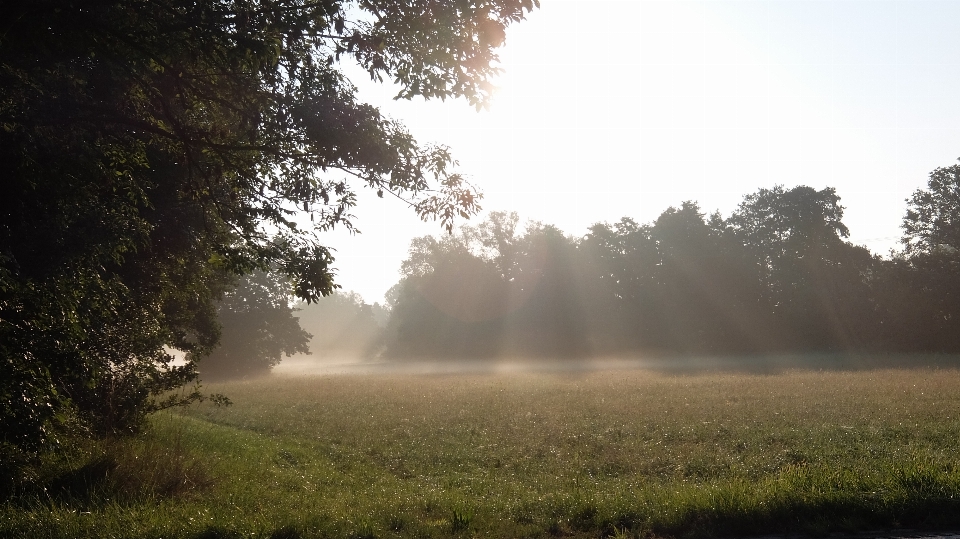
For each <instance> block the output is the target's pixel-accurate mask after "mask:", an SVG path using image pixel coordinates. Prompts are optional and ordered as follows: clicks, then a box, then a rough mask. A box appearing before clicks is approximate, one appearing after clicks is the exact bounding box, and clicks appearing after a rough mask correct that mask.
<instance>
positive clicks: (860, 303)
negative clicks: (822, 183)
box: [727, 186, 873, 350]
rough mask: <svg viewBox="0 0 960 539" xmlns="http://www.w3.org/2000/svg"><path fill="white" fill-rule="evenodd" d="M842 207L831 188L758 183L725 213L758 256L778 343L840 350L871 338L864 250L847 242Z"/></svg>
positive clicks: (735, 231) (867, 264) (868, 258)
mask: <svg viewBox="0 0 960 539" xmlns="http://www.w3.org/2000/svg"><path fill="white" fill-rule="evenodd" d="M842 219H843V206H841V205H840V197H839V196H837V194H836V191H835V190H834V189H833V188H829V187H828V188H825V189H822V190H820V191H817V190H815V189H813V188H812V187H807V186H798V187H794V188H793V189H790V190H785V189H784V188H783V186H776V187H774V188H773V189H760V190H759V191H757V192H756V193H753V194H750V195H747V196H746V197H744V200H743V202H742V203H741V204H740V205H739V206H738V208H737V210H736V211H735V212H734V213H733V214H732V215H731V216H730V218H729V219H728V220H727V225H728V226H729V227H730V229H731V231H732V233H733V234H734V235H735V236H736V237H738V238H739V239H740V240H741V241H742V242H743V244H744V245H745V246H747V247H748V248H749V249H750V250H751V251H752V252H753V254H754V256H755V257H756V258H755V259H756V260H757V261H758V262H759V267H760V280H761V282H762V283H763V289H764V296H765V297H764V298H763V303H764V304H766V305H769V306H770V309H771V312H770V315H771V317H772V318H773V319H774V321H775V322H776V324H778V325H779V334H778V335H777V339H778V340H780V341H781V346H785V347H787V348H793V349H796V348H800V349H821V350H822V349H837V348H849V347H851V346H858V345H859V344H861V343H862V342H863V340H864V339H867V338H869V337H868V336H869V333H870V331H869V328H872V322H871V321H872V320H873V307H872V305H871V304H870V301H869V298H870V294H869V290H868V288H867V281H866V276H867V274H868V273H869V272H870V269H871V266H872V264H873V258H872V257H871V255H870V253H869V251H867V250H866V249H865V248H863V247H857V246H854V245H851V244H850V243H848V242H846V241H844V238H846V237H848V236H849V231H848V229H847V227H846V226H845V225H844V224H843V222H842Z"/></svg>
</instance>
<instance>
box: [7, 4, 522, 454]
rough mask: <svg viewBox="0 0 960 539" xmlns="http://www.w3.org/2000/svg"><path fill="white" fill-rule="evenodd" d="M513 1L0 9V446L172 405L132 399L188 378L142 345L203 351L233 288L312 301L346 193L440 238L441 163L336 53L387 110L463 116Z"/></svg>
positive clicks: (329, 287) (450, 195)
mask: <svg viewBox="0 0 960 539" xmlns="http://www.w3.org/2000/svg"><path fill="white" fill-rule="evenodd" d="M535 4H536V2H533V1H531V0H488V1H481V2H470V3H464V2H453V3H451V2H444V1H435V0H428V1H426V2H423V1H419V0H418V1H416V2H414V1H403V2H355V1H338V0H322V1H319V2H306V1H302V0H259V1H255V2H250V1H246V0H218V1H212V2H185V1H182V0H148V1H139V0H106V1H100V2H68V1H65V0H40V1H36V2H5V3H3V4H2V6H0V21H2V22H0V168H2V170H3V171H4V173H5V176H4V185H3V189H4V196H3V197H0V353H2V356H0V357H2V359H0V397H2V398H3V399H4V401H5V402H6V403H7V405H6V407H5V408H4V410H3V412H2V413H0V422H2V423H0V437H2V438H0V446H2V447H3V448H13V449H11V451H14V452H16V451H21V450H23V451H26V452H27V454H30V453H33V452H35V451H36V450H37V449H38V448H40V447H42V446H45V445H48V444H49V443H50V442H52V441H54V440H55V437H56V436H55V433H56V432H57V430H58V428H59V427H63V426H65V425H67V424H75V425H77V426H78V427H79V428H81V429H93V430H98V431H123V430H131V429H135V428H136V427H137V425H138V423H139V420H140V418H142V416H143V414H144V413H146V412H149V411H150V410H153V409H155V408H157V407H159V406H166V405H169V404H172V403H173V402H172V401H163V403H161V404H156V403H151V400H150V395H155V396H156V395H160V394H163V393H165V392H166V391H167V390H169V389H171V388H175V387H179V386H181V385H182V384H184V383H185V382H188V381H189V380H191V379H192V378H193V377H194V376H195V368H194V365H193V364H192V363H188V364H187V365H185V366H175V365H174V364H173V363H172V358H171V356H169V355H168V354H166V353H165V352H164V347H165V346H172V347H174V348H177V349H180V350H184V351H187V352H189V353H190V354H191V357H199V356H202V355H203V354H204V353H205V352H207V351H209V350H210V349H211V347H212V346H213V345H214V343H215V342H216V340H217V324H216V317H215V310H214V307H213V302H214V300H215V299H217V298H218V297H219V296H220V294H221V293H222V292H223V290H224V289H226V288H227V287H228V285H229V283H230V282H231V280H232V276H234V275H237V274H245V273H249V272H251V271H253V270H255V269H261V270H266V269H267V268H271V267H275V268H276V269H277V270H278V271H280V272H281V273H283V274H285V275H288V276H289V277H290V278H291V280H292V283H293V290H294V293H295V294H296V296H298V297H300V298H302V299H304V300H306V301H308V302H310V301H316V300H317V299H319V298H320V297H321V296H322V295H325V294H329V293H330V292H332V291H333V290H334V289H335V287H336V286H335V284H334V281H333V279H334V269H333V267H332V263H333V260H334V259H333V256H332V253H331V250H330V249H329V248H328V247H327V246H325V245H323V244H321V242H320V241H319V239H318V237H317V236H316V234H315V232H317V231H324V230H328V229H330V228H333V227H334V226H343V227H346V228H348V229H351V230H352V229H353V223H352V215H351V214H350V210H351V208H352V207H353V205H354V204H355V202H356V190H357V189H359V188H371V189H374V190H375V191H376V192H378V194H380V195H381V196H382V195H383V194H385V193H389V194H392V195H395V196H398V197H401V198H403V199H404V200H407V201H408V203H409V204H410V205H411V206H412V207H413V209H414V211H415V212H416V213H417V214H418V215H419V216H420V217H421V218H424V219H439V221H440V222H441V224H442V225H443V226H444V227H446V228H448V229H450V228H452V226H453V220H454V219H455V218H460V217H467V216H469V215H470V214H473V213H475V212H476V211H477V209H478V205H477V202H478V199H479V195H478V194H476V193H475V192H474V190H473V189H472V188H471V186H470V185H469V184H468V183H467V182H466V181H465V180H464V178H463V177H462V176H460V175H459V174H458V173H457V172H456V171H455V170H454V165H455V162H454V161H453V159H452V157H451V155H450V153H449V152H448V150H447V149H446V148H445V147H442V146H425V145H421V144H419V143H418V142H417V141H416V140H414V139H413V137H412V136H411V135H410V134H409V133H408V132H407V131H406V129H405V128H404V127H403V126H402V125H400V124H398V123H397V122H395V121H393V120H390V119H388V118H385V117H383V116H382V115H381V114H380V113H379V111H378V110H377V109H375V108H373V107H371V106H369V105H366V104H363V103H360V102H358V101H357V99H356V96H355V88H354V87H353V86H352V85H351V84H350V82H349V81H348V80H347V79H346V78H345V77H344V76H343V74H342V73H341V72H340V70H339V64H338V62H339V61H348V60H352V61H356V62H358V63H359V64H360V65H361V66H362V67H363V68H364V69H366V70H367V72H368V73H369V74H370V76H371V77H374V78H377V79H383V78H386V79H389V80H392V81H394V82H395V83H397V84H398V85H399V87H400V97H411V96H415V95H422V96H424V97H430V98H433V97H440V98H445V97H451V98H455V97H462V98H465V99H466V100H467V101H469V102H470V103H472V104H475V105H482V104H483V103H484V102H485V100H486V98H487V97H488V96H489V90H490V88H489V83H488V79H489V78H490V76H491V75H492V74H494V73H496V71H497V68H496V67H495V65H494V64H495V63H496V60H497V56H496V52H495V51H496V48H497V47H499V46H500V45H501V44H502V43H503V35H504V33H503V32H504V27H505V26H506V25H508V24H510V23H512V22H516V21H518V20H520V19H522V18H523V17H524V14H525V12H527V11H530V10H531V9H533V7H534V5H535ZM298 214H302V215H304V216H306V215H309V218H310V222H311V224H310V225H309V226H308V227H304V226H303V225H301V224H300V222H301V221H303V222H305V221H306V218H305V217H304V219H298ZM58 426H59V427H58ZM6 452H7V450H6V449H4V453H5V454H6ZM4 458H6V456H4Z"/></svg>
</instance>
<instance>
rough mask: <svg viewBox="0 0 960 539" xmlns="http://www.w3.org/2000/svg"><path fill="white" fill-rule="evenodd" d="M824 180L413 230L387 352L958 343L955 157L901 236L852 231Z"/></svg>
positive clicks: (743, 350)
mask: <svg viewBox="0 0 960 539" xmlns="http://www.w3.org/2000/svg"><path fill="white" fill-rule="evenodd" d="M843 210H844V208H843V206H841V204H840V197H839V196H838V195H837V193H836V192H835V190H834V189H832V188H825V189H821V190H816V189H813V188H811V187H807V186H799V187H794V188H791V189H786V188H784V187H782V186H777V187H774V188H772V189H760V190H758V191H757V192H755V193H752V194H749V195H747V196H745V197H744V198H743V201H742V202H741V203H740V204H739V206H738V207H737V208H736V209H735V210H734V211H733V212H732V213H731V214H730V215H729V216H727V217H723V216H722V215H720V214H719V213H714V214H712V215H709V216H708V215H705V214H704V213H703V212H702V210H701V209H700V207H699V206H698V205H697V204H696V203H694V202H684V203H683V204H681V205H680V206H679V207H671V208H668V209H667V210H666V211H664V212H663V213H662V214H661V215H660V216H659V217H658V218H657V219H656V220H655V221H653V222H652V223H648V224H639V223H637V222H636V221H635V220H633V219H630V218H623V219H621V220H620V221H618V222H616V223H612V224H610V223H598V224H595V225H593V226H592V227H590V228H589V230H588V231H587V233H586V234H585V235H583V236H582V237H579V238H574V237H569V236H565V235H564V234H562V233H561V232H560V231H559V230H558V229H557V228H555V227H553V226H550V225H543V224H540V223H532V224H529V225H528V226H527V227H526V228H525V229H524V230H521V226H520V222H519V217H518V215H517V214H516V213H506V212H499V213H492V214H490V216H489V217H488V218H487V220H486V221H484V222H483V223H481V224H479V225H477V226H464V227H462V228H460V229H459V230H457V231H456V232H455V233H453V234H450V235H447V236H443V237H433V236H427V237H422V238H418V239H416V240H414V241H413V242H412V244H411V248H410V254H409V257H408V258H407V259H406V260H405V261H404V262H403V264H402V267H401V274H402V278H401V280H400V282H399V283H398V284H397V285H396V286H395V287H394V288H393V289H392V290H391V291H390V292H389V298H388V304H389V306H390V308H391V314H390V318H389V321H388V324H387V327H386V329H385V333H384V336H383V348H382V354H383V356H385V357H389V358H397V359H402V358H422V357H434V358H451V357H458V358H492V357H500V356H511V357H512V356H521V357H549V358H564V357H567V358H576V357H586V356H596V355H600V356H609V355H623V354H635V353H655V354H665V355H671V354H673V355H675V354H715V355H730V354H761V353H771V352H773V353H782V352H851V351H863V352H920V353H931V352H938V353H939V352H943V353H956V352H960V331H958V329H960V326H958V322H960V251H958V248H960V166H958V165H954V166H952V167H947V168H940V169H937V170H936V171H934V172H933V173H932V174H931V176H930V182H929V185H928V188H927V189H925V190H919V191H917V192H916V193H914V195H913V196H912V197H911V198H910V199H909V200H908V207H907V211H906V214H905V217H904V219H903V230H904V235H903V239H902V248H901V249H900V250H899V251H897V252H893V253H891V256H890V257H887V258H884V257H880V256H878V255H875V254H872V253H870V252H869V251H868V250H867V249H866V248H864V247H861V246H857V245H854V244H852V243H851V242H850V241H848V240H847V238H848V237H849V231H848V229H847V227H846V226H845V225H844V224H843Z"/></svg>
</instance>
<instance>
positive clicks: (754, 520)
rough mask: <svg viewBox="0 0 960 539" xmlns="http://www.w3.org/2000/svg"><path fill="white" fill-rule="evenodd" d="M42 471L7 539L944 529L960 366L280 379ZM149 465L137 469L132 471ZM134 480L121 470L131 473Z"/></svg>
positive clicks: (954, 514)
mask: <svg viewBox="0 0 960 539" xmlns="http://www.w3.org/2000/svg"><path fill="white" fill-rule="evenodd" d="M208 389H211V390H213V391H218V392H223V393H226V394H227V395H229V396H230V398H231V400H232V401H233V402H234V405H233V406H231V407H229V408H216V407H212V406H199V407H196V408H193V409H191V410H189V411H188V412H187V413H186V414H185V415H184V414H166V415H160V416H157V417H155V418H154V419H153V422H152V428H151V429H150V431H149V432H148V433H147V435H146V436H145V437H142V438H139V439H134V440H124V441H120V442H111V443H110V444H101V445H98V446H96V447H90V448H87V449H85V450H84V451H83V452H81V456H80V457H77V458H75V459H73V460H68V461H60V462H55V463H51V464H50V465H48V467H47V470H48V471H47V475H48V480H46V482H45V483H44V485H45V486H46V491H31V492H21V493H20V494H19V495H17V496H15V497H14V498H12V499H11V500H8V501H7V502H6V503H5V505H3V506H2V509H0V536H5V537H6V536H10V537H138V538H139V537H157V538H159V537H164V538H167V537H189V538H215V537H264V538H305V537H344V538H375V537H376V538H393V537H424V538H426V537H474V536H489V537H551V536H569V537H651V536H658V537H659V536H662V537H691V538H693V537H712V536H736V535H753V534H766V533H790V534H793V533H801V534H807V535H813V536H817V535H825V534H828V533H832V532H853V531H862V530H868V529H889V528H902V527H908V528H929V529H945V528H949V527H954V528H956V527H958V526H960V452H958V451H957V443H958V442H957V441H958V440H960V370H953V369H946V370H933V369H924V370H892V369H891V370H876V371H860V372H803V371H794V372H788V373H783V374H773V375H756V374H718V373H710V374H698V375H674V376H668V375H663V374H654V373H650V372H645V371H607V372H595V373H580V374H576V375H572V374H562V373H554V374H510V375H481V374H471V375H438V376H414V375H401V374H395V375H390V376H378V375H365V376H349V375H339V376H312V377H301V378H294V377H280V376H274V377H270V378H266V379H262V380H257V381H250V382H240V383H231V384H222V385H218V386H216V387H211V388H208ZM143 462H146V463H147V464H146V465H141V464H140V463H143ZM138 471H139V472H140V473H137V472H138Z"/></svg>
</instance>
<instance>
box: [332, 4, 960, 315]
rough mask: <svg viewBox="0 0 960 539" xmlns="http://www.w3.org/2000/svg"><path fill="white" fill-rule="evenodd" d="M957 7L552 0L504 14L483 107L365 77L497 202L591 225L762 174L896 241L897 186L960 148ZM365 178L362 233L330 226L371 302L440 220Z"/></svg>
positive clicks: (350, 284)
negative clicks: (830, 199) (513, 21)
mask: <svg viewBox="0 0 960 539" xmlns="http://www.w3.org/2000/svg"><path fill="white" fill-rule="evenodd" d="M957 21H960V1H927V0H905V1H895V0H885V1H874V0H833V1H825V0H823V1H821V0H769V1H759V0H736V1H725V0H706V1H686V2H685V1H677V0H669V1H667V0H619V1H602V0H543V1H542V8H541V9H540V10H538V11H535V12H534V13H533V14H531V15H530V16H529V18H528V20H526V21H524V22H522V23H520V24H517V25H515V26H514V27H512V28H511V29H510V30H509V32H508V37H507V43H506V48H505V49H504V50H503V51H502V53H501V59H502V67H503V68H504V69H505V73H504V75H503V77H502V78H501V79H500V81H499V83H498V85H499V86H500V91H499V93H498V95H497V97H496V101H495V102H494V104H493V106H492V107H491V109H490V110H488V111H483V112H476V111H475V110H474V109H473V108H471V107H469V106H468V105H467V104H466V103H465V102H462V101H447V102H445V103H444V102H439V101H437V102H424V101H423V100H416V101H410V102H397V101H392V99H391V98H392V96H393V95H395V93H396V91H395V90H394V89H393V88H391V87H389V86H384V87H381V86H376V85H372V84H369V83H367V82H366V81H365V80H364V79H363V78H362V77H358V78H357V79H356V80H354V82H355V83H357V84H358V85H360V86H361V94H360V95H361V98H362V99H364V100H366V101H368V102H370V103H371V104H374V105H376V106H379V107H380V108H381V111H382V112H384V113H386V114H388V115H390V116H393V117H394V118H397V119H399V120H401V121H403V122H404V123H405V124H406V125H407V126H408V127H409V128H410V130H411V132H412V133H413V134H414V135H415V136H416V137H417V138H418V140H420V141H421V142H439V143H443V144H447V145H449V146H450V147H451V148H452V150H453V153H454V156H455V157H456V158H457V159H458V160H459V162H460V169H461V171H462V172H463V173H465V174H467V175H468V176H469V177H470V179H471V181H472V182H473V183H474V184H475V185H477V186H478V187H479V188H480V190H481V191H482V192H483V193H484V200H483V201H482V205H483V207H484V209H485V210H513V211H517V212H519V214H520V216H521V219H524V220H538V221H542V222H544V223H549V224H554V225H556V226H558V227H560V228H561V229H563V230H564V231H565V232H566V233H568V234H571V235H574V236H580V235H583V234H584V233H585V232H586V230H587V227H589V226H590V225H591V224H593V223H596V222H600V221H607V222H613V221H617V220H619V219H620V218H621V217H624V216H629V217H633V218H634V219H636V220H637V221H639V222H641V223H647V222H651V221H653V220H654V219H656V218H657V217H658V216H659V215H660V213H661V212H663V210H665V209H666V208H667V207H669V206H671V205H674V206H675V205H679V204H680V203H681V202H683V201H685V200H695V201H697V202H699V203H700V206H701V208H702V209H703V210H704V211H705V212H706V213H711V212H713V211H715V210H720V212H721V213H722V214H723V215H724V216H727V215H729V213H730V212H731V211H732V210H733V209H734V208H735V207H736V205H737V204H738V203H739V202H740V201H741V200H742V198H743V196H744V195H746V194H748V193H751V192H754V191H756V190H757V189H759V188H761V187H772V186H773V185H776V184H784V185H785V186H787V187H788V188H789V187H793V186H795V185H801V184H803V185H809V186H812V187H815V188H817V189H821V188H823V187H828V186H829V187H835V188H836V189H837V192H838V194H839V195H840V196H841V197H842V203H843V205H844V206H845V207H846V208H847V209H846V214H845V217H844V223H845V224H846V225H847V226H848V227H849V228H850V232H851V238H850V239H851V240H852V241H853V242H854V243H856V244H860V245H865V246H867V247H868V248H870V249H871V250H872V251H874V252H875V253H878V254H886V253H887V252H888V251H889V249H890V248H892V247H895V246H896V243H897V240H898V239H899V237H900V228H899V226H900V222H901V219H902V217H903V214H904V211H905V209H906V203H905V201H904V199H906V198H907V197H908V196H910V194H911V193H912V192H913V191H914V190H916V189H918V188H920V187H923V186H925V185H926V180H927V176H928V174H929V173H930V172H931V171H932V170H933V169H935V168H937V167H942V166H950V165H953V164H954V163H956V160H957V158H958V157H960V31H957V27H956V22H957ZM367 195H370V196H365V197H363V198H362V199H361V206H360V207H358V208H357V211H356V212H355V213H356V215H357V216H358V220H357V225H358V228H359V229H360V230H361V231H362V234H361V235H358V236H355V237H346V236H343V235H338V234H334V235H333V236H332V237H331V238H330V243H331V245H332V246H333V247H335V248H336V249H337V254H336V255H337V262H336V267H337V268H338V269H339V272H338V273H339V279H338V282H339V283H340V284H341V285H342V286H343V287H344V289H347V290H355V291H357V292H359V293H360V294H362V295H363V297H364V298H365V299H366V300H367V301H369V302H375V301H382V300H383V293H384V292H385V291H386V290H387V289H389V288H390V286H392V285H393V284H395V283H396V282H397V280H398V279H399V273H398V270H399V267H400V262H401V260H403V259H404V258H406V254H407V248H408V246H409V242H410V240H411V239H412V238H414V237H416V236H422V235H425V234H440V233H441V230H440V227H439V225H438V224H437V223H428V224H423V223H420V222H419V220H418V219H417V217H416V215H414V214H413V212H412V211H410V210H408V209H406V208H405V207H403V206H402V204H400V203H399V202H398V201H396V200H389V199H384V200H383V201H381V200H378V199H376V198H375V197H374V196H372V193H367ZM482 218H483V216H480V219H482Z"/></svg>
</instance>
